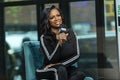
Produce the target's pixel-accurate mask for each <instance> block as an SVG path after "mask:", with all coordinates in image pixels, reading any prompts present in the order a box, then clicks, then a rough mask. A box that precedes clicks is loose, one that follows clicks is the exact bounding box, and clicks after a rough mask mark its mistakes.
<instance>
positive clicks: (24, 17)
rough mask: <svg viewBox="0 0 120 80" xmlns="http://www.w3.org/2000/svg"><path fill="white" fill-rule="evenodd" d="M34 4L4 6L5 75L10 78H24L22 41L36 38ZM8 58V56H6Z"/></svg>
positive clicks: (16, 79)
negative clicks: (6, 45) (6, 49)
mask: <svg viewBox="0 0 120 80" xmlns="http://www.w3.org/2000/svg"><path fill="white" fill-rule="evenodd" d="M35 7H36V6H34V5H30V6H15V7H6V8H5V36H6V37H5V39H6V43H7V44H8V45H9V50H8V51H7V52H8V53H7V54H6V55H8V56H9V58H10V59H9V60H7V61H9V62H7V63H9V65H7V66H6V67H7V76H8V78H9V79H11V80H25V79H24V76H25V74H24V70H23V69H24V64H23V62H22V60H23V48H22V43H23V42H25V41H29V40H37V27H36V9H35ZM6 59H8V58H6Z"/></svg>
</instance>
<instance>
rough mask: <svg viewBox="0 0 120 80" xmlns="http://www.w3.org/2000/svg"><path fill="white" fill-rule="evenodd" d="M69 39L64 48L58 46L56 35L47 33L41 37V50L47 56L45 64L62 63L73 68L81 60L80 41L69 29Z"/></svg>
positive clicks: (63, 45)
mask: <svg viewBox="0 0 120 80" xmlns="http://www.w3.org/2000/svg"><path fill="white" fill-rule="evenodd" d="M68 33H69V35H68V39H67V41H65V42H64V43H63V44H62V46H60V45H59V44H58V40H57V39H56V38H55V34H53V33H50V32H48V33H46V34H44V35H41V37H40V42H41V48H42V51H43V53H44V55H45V58H44V64H45V66H46V65H48V64H55V63H61V64H63V65H65V66H66V67H68V66H71V65H72V64H74V63H75V62H77V60H78V59H79V56H80V54H79V44H78V40H77V38H76V36H75V34H74V32H73V31H72V30H69V29H68Z"/></svg>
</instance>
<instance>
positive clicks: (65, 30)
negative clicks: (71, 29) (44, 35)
mask: <svg viewBox="0 0 120 80" xmlns="http://www.w3.org/2000/svg"><path fill="white" fill-rule="evenodd" d="M65 27H66V26H65V25H64V24H61V25H60V29H59V33H65V34H66V33H68V30H67V29H66V28H65ZM62 43H65V40H64V39H62Z"/></svg>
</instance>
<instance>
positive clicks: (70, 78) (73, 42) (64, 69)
mask: <svg viewBox="0 0 120 80" xmlns="http://www.w3.org/2000/svg"><path fill="white" fill-rule="evenodd" d="M40 23H41V25H40V31H41V34H40V35H41V36H40V44H41V45H40V47H41V49H40V52H43V54H44V66H43V68H42V69H37V70H36V72H37V78H38V79H41V78H42V77H44V76H40V75H46V74H47V73H51V76H49V77H46V78H47V79H49V80H84V78H85V74H84V73H83V72H81V71H80V70H78V68H77V67H75V66H73V64H74V63H76V62H77V61H78V59H79V57H80V54H79V45H78V39H77V38H76V35H75V34H74V32H73V31H72V30H71V29H68V28H67V27H66V26H65V23H64V21H63V15H62V12H61V10H60V9H59V8H56V7H55V6H51V7H50V8H45V9H44V10H43V13H42V15H41V22H40ZM61 28H62V29H61ZM62 30H63V31H62ZM52 74H53V75H54V74H55V76H52ZM44 78H45V77H44Z"/></svg>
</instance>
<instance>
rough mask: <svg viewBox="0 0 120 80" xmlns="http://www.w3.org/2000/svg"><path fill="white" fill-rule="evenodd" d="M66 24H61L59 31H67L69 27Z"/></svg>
mask: <svg viewBox="0 0 120 80" xmlns="http://www.w3.org/2000/svg"><path fill="white" fill-rule="evenodd" d="M65 27H66V26H65V25H64V24H61V25H60V29H59V33H63V32H64V33H67V29H66V28H65Z"/></svg>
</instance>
